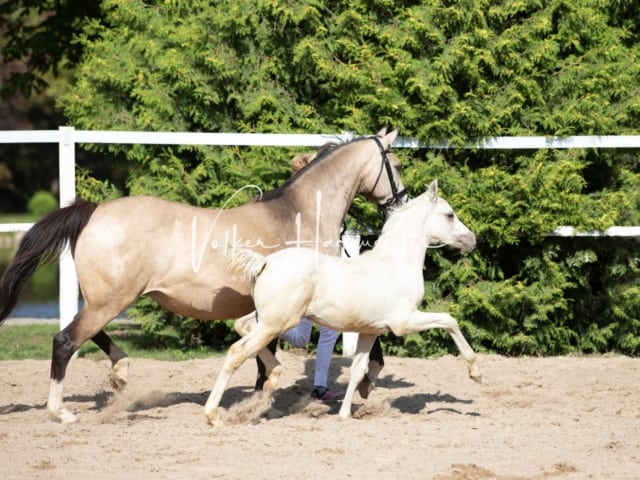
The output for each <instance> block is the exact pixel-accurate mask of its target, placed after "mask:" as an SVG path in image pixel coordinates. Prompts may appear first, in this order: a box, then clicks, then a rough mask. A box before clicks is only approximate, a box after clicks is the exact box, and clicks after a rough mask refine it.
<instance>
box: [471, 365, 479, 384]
mask: <svg viewBox="0 0 640 480" xmlns="http://www.w3.org/2000/svg"><path fill="white" fill-rule="evenodd" d="M469 377H470V378H471V380H473V381H474V382H477V383H482V372H481V371H480V369H479V368H473V369H470V370H469Z"/></svg>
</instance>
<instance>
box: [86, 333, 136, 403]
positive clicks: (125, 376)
mask: <svg viewBox="0 0 640 480" xmlns="http://www.w3.org/2000/svg"><path fill="white" fill-rule="evenodd" d="M91 340H93V343H95V344H96V345H97V346H98V347H100V350H102V351H103V352H104V353H106V354H107V356H108V357H109V360H111V374H110V375H109V383H111V387H113V389H114V390H117V391H122V390H124V387H126V386H127V381H128V380H129V356H128V355H127V354H126V353H125V352H123V351H122V350H121V349H120V347H118V345H116V342H114V341H113V340H112V339H111V337H110V336H109V335H107V334H106V333H105V331H104V330H100V331H99V332H98V333H97V334H96V335H95V336H94V337H93V338H92V339H91Z"/></svg>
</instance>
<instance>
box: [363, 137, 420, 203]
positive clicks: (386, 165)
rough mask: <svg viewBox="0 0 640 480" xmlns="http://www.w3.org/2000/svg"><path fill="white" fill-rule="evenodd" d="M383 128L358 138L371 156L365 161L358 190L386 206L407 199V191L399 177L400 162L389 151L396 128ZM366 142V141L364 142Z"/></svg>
mask: <svg viewBox="0 0 640 480" xmlns="http://www.w3.org/2000/svg"><path fill="white" fill-rule="evenodd" d="M386 132H387V129H386V128H383V129H382V130H380V131H379V132H378V133H377V134H376V135H375V136H373V137H367V138H365V139H362V140H360V141H359V142H362V145H363V147H364V146H365V145H366V148H367V152H371V157H370V159H369V161H367V163H366V167H365V171H364V172H363V176H362V185H361V188H360V192H361V193H364V194H365V195H366V196H367V197H369V198H370V199H371V200H373V201H374V202H376V203H377V204H378V205H379V206H380V208H387V207H390V206H392V205H395V204H398V203H404V202H406V201H407V198H408V196H407V192H406V190H405V188H404V185H403V184H402V179H401V178H400V162H399V161H398V159H397V158H396V156H395V155H394V154H393V153H392V152H391V144H392V143H393V142H394V141H395V139H396V138H397V137H398V130H393V131H392V132H390V133H386ZM365 142H366V143H365Z"/></svg>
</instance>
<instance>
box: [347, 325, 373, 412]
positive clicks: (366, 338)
mask: <svg viewBox="0 0 640 480" xmlns="http://www.w3.org/2000/svg"><path fill="white" fill-rule="evenodd" d="M375 339H376V335H367V334H364V333H360V334H358V344H357V345H356V353H355V355H354V356H353V361H352V362H351V371H350V373H349V386H348V387H347V392H346V393H345V394H344V400H342V406H341V407H340V412H339V413H338V415H339V416H340V418H341V419H346V418H349V417H350V416H351V403H352V402H353V395H354V394H355V393H356V388H357V386H358V384H359V383H360V382H361V381H362V379H363V378H364V376H365V374H366V373H367V366H368V363H369V352H371V346H372V345H373V342H374V341H375Z"/></svg>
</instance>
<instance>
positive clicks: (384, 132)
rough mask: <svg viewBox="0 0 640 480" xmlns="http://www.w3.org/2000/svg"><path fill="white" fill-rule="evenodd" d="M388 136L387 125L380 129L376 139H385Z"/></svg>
mask: <svg viewBox="0 0 640 480" xmlns="http://www.w3.org/2000/svg"><path fill="white" fill-rule="evenodd" d="M386 134H387V126H386V125H385V126H384V127H382V128H381V129H380V131H379V132H378V133H376V137H384V136H385V135H386Z"/></svg>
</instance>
